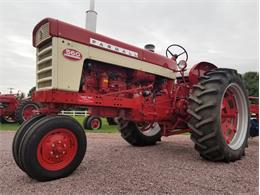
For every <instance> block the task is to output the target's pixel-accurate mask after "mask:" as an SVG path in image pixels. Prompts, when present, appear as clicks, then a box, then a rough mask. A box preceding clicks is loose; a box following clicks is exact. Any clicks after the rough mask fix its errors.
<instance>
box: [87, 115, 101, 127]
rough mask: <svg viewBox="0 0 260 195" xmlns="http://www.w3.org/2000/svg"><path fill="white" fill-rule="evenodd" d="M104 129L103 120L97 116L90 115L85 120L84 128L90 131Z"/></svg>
mask: <svg viewBox="0 0 260 195" xmlns="http://www.w3.org/2000/svg"><path fill="white" fill-rule="evenodd" d="M101 127H102V120H101V118H100V117H98V116H95V115H89V116H87V117H86V118H85V119H84V120H83V128H84V129H88V130H98V129H101Z"/></svg>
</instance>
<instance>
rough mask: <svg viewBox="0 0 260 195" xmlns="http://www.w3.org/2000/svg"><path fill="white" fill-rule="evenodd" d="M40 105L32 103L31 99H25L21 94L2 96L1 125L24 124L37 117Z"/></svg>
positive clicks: (0, 106) (0, 104)
mask: <svg viewBox="0 0 260 195" xmlns="http://www.w3.org/2000/svg"><path fill="white" fill-rule="evenodd" d="M38 108H39V105H38V104H37V103H35V102H32V100H31V99H30V98H23V97H22V95H21V93H18V94H0V118H1V123H15V122H18V123H19V124H22V123H23V122H24V121H25V120H28V119H29V118H31V117H32V116H34V115H36V113H35V111H37V109H38Z"/></svg>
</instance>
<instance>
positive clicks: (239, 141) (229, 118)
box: [221, 83, 248, 150]
mask: <svg viewBox="0 0 260 195" xmlns="http://www.w3.org/2000/svg"><path fill="white" fill-rule="evenodd" d="M221 102H222V104H221V131H222V135H223V138H224V140H225V142H226V144H227V145H228V146H229V147H230V148H231V149H233V150H237V149H239V148H240V147H241V146H242V145H243V143H244V140H245V137H246V134H247V126H248V109H247V101H246V97H245V95H244V93H243V90H242V89H241V87H240V86H239V85H237V84H235V83H232V84H230V85H229V86H228V87H227V88H226V90H225V92H224V95H223V97H222V101H221Z"/></svg>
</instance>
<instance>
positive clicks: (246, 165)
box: [0, 132, 259, 195]
mask: <svg viewBox="0 0 260 195" xmlns="http://www.w3.org/2000/svg"><path fill="white" fill-rule="evenodd" d="M13 136H14V133H13V132H0V139H1V141H0V151H1V159H0V181H1V182H0V194H29V193H36V194H83V193H84V194H91V195H92V194H93V195H95V194H207V195H208V194H258V158H259V157H258V142H259V141H258V138H254V139H250V141H249V148H247V150H246V157H244V158H243V159H242V160H239V161H236V162H234V163H229V164H227V163H212V162H207V161H205V160H202V159H201V158H200V156H199V155H198V154H197V152H195V151H194V149H193V144H192V142H191V141H190V139H189V136H187V135H178V136H173V137H169V138H163V140H162V142H161V143H159V144H157V145H156V146H151V147H142V148H137V147H132V146H130V145H128V144H127V143H126V142H125V141H124V140H122V139H121V137H120V135H119V134H94V133H91V134H88V135H87V137H88V148H87V155H86V157H85V159H84V160H83V162H82V163H81V165H80V166H79V168H78V169H77V170H76V171H75V172H74V173H73V174H72V175H71V176H69V177H67V178H63V179H59V180H56V181H51V182H45V183H40V182H37V181H35V180H32V179H30V178H29V177H28V176H27V175H26V174H25V173H23V172H22V171H21V170H20V169H19V168H18V167H17V166H16V164H15V162H14V160H13V158H12V153H11V144H12V139H13Z"/></svg>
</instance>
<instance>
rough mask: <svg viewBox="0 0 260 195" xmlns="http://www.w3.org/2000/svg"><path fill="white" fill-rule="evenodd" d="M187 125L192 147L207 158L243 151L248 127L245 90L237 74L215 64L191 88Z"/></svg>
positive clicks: (228, 158) (238, 155) (234, 157)
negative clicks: (193, 145) (211, 69)
mask: <svg viewBox="0 0 260 195" xmlns="http://www.w3.org/2000/svg"><path fill="white" fill-rule="evenodd" d="M189 99H190V105H189V109H188V110H187V112H188V113H189V114H190V119H189V121H188V125H189V127H190V129H191V130H192V132H191V139H192V141H193V142H194V143H195V149H196V150H197V151H198V152H199V153H200V155H201V156H202V157H203V158H205V159H207V160H211V161H226V162H230V161H235V160H238V159H240V158H241V157H242V156H243V155H244V154H245V147H246V146H247V139H248V135H249V129H250V124H249V122H250V120H249V119H250V115H249V108H248V98H247V92H246V89H245V87H244V84H243V82H242V79H241V77H240V75H239V74H238V73H237V72H236V71H235V70H231V69H222V68H218V69H215V70H213V71H210V72H208V73H207V74H206V75H205V76H203V77H202V78H201V80H200V82H199V83H198V84H197V85H194V86H193V88H192V92H191V96H190V98H189Z"/></svg>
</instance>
